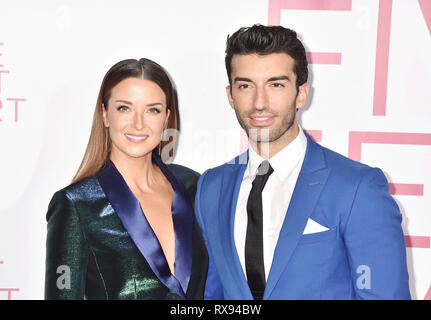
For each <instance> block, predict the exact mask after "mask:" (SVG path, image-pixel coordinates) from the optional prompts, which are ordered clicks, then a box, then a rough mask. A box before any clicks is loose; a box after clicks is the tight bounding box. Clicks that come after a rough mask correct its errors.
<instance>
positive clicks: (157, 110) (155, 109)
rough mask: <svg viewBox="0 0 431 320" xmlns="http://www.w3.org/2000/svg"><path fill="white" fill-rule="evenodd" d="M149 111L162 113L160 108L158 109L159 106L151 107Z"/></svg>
mask: <svg viewBox="0 0 431 320" xmlns="http://www.w3.org/2000/svg"><path fill="white" fill-rule="evenodd" d="M149 111H150V112H151V113H155V114H158V113H160V112H161V111H160V109H157V108H151V109H149Z"/></svg>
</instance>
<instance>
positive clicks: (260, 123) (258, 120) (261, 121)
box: [249, 114, 275, 127]
mask: <svg viewBox="0 0 431 320" xmlns="http://www.w3.org/2000/svg"><path fill="white" fill-rule="evenodd" d="M249 119H250V122H251V124H252V125H253V126H255V127H267V126H269V125H271V124H272V123H273V122H274V119H275V116H274V115H273V114H259V115H251V116H250V117H249Z"/></svg>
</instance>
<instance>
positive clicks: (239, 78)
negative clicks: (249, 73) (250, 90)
mask: <svg viewBox="0 0 431 320" xmlns="http://www.w3.org/2000/svg"><path fill="white" fill-rule="evenodd" d="M238 81H244V82H252V81H251V79H249V78H243V77H235V79H233V82H238Z"/></svg>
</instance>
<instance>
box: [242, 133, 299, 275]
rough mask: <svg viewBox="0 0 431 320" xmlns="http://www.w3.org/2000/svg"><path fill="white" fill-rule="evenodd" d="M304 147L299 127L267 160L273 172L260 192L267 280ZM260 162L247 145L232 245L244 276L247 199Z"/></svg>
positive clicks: (259, 158)
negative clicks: (234, 247) (290, 138)
mask: <svg viewBox="0 0 431 320" xmlns="http://www.w3.org/2000/svg"><path fill="white" fill-rule="evenodd" d="M298 127H299V126H298ZM306 149H307V138H306V137H305V134H304V132H303V131H302V129H301V127H299V134H298V136H297V137H296V138H295V139H294V140H293V141H292V142H291V143H290V144H289V145H287V146H286V147H285V148H284V149H282V150H281V151H279V152H278V153H277V154H275V155H274V156H273V157H272V158H270V159H269V163H270V164H271V166H272V168H273V169H274V172H273V173H272V174H271V175H270V176H269V179H268V181H267V183H266V185H265V188H264V189H263V192H262V210H263V257H264V267H265V277H266V279H268V274H269V271H270V269H271V264H272V259H273V256H274V250H275V247H276V245H277V241H278V235H279V233H280V230H281V227H282V225H283V222H284V218H285V216H286V212H287V209H288V207H289V203H290V199H291V198H292V194H293V190H294V189H295V185H296V180H298V175H299V172H300V170H301V167H302V163H303V162H304V157H305V151H306ZM262 161H265V159H264V158H262V157H261V156H259V155H258V154H257V153H256V151H254V150H253V148H252V147H250V148H249V158H248V164H247V168H246V170H245V172H244V176H243V179H242V183H241V188H240V190H239V196H238V202H237V206H236V213H235V223H234V238H235V245H236V249H237V252H238V256H239V260H240V262H241V265H242V268H243V270H244V274H245V275H246V277H247V273H246V268H245V238H246V234H247V200H248V196H249V194H250V191H251V187H252V183H253V180H254V178H255V176H256V173H257V168H258V167H259V165H260V164H261V163H262Z"/></svg>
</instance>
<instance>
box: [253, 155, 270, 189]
mask: <svg viewBox="0 0 431 320" xmlns="http://www.w3.org/2000/svg"><path fill="white" fill-rule="evenodd" d="M273 172H274V169H272V167H271V165H270V163H269V161H267V160H265V161H263V162H262V163H261V164H260V166H259V168H257V174H256V177H255V178H254V180H253V187H255V188H257V189H259V190H260V192H262V190H263V188H264V187H265V184H266V182H267V181H268V178H269V176H270V175H271V174H272V173H273Z"/></svg>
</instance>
